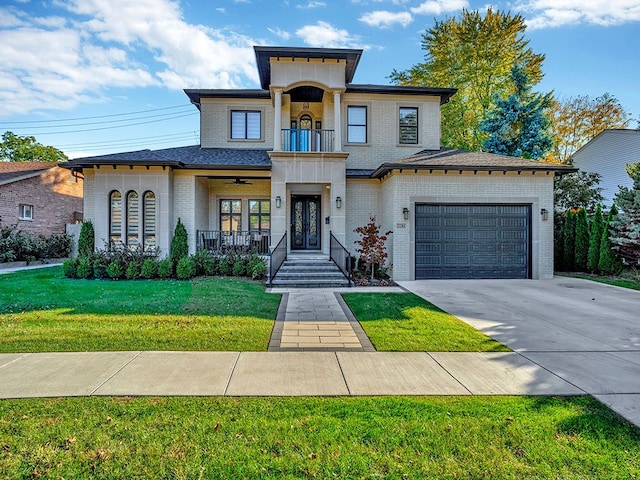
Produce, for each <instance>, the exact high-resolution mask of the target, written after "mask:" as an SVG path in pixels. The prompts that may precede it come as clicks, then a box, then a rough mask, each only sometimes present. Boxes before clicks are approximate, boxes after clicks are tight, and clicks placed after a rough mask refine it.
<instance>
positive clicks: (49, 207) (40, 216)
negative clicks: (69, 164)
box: [0, 162, 83, 235]
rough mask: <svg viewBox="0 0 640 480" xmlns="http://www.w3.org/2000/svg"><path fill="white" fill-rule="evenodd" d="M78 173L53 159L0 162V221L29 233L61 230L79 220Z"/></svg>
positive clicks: (46, 232)
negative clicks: (49, 160) (47, 160)
mask: <svg viewBox="0 0 640 480" xmlns="http://www.w3.org/2000/svg"><path fill="white" fill-rule="evenodd" d="M82 183H83V182H82V175H78V174H76V173H74V172H72V171H70V170H68V169H65V168H60V167H59V166H58V163H56V162H0V221H1V222H2V223H3V224H4V225H12V226H16V227H17V228H19V229H20V230H23V231H25V232H29V233H35V234H39V233H41V234H43V235H51V234H52V233H65V228H66V224H67V223H74V222H75V221H76V220H81V219H82V209H83V200H82V193H83V184H82Z"/></svg>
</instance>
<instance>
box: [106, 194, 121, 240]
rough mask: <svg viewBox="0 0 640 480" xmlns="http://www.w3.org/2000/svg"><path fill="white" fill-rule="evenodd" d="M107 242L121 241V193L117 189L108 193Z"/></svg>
mask: <svg viewBox="0 0 640 480" xmlns="http://www.w3.org/2000/svg"><path fill="white" fill-rule="evenodd" d="M109 242H111V243H114V244H119V243H122V194H121V193H120V192H119V191H117V190H114V191H113V192H111V193H110V194H109Z"/></svg>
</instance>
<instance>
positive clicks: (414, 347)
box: [342, 293, 509, 352]
mask: <svg viewBox="0 0 640 480" xmlns="http://www.w3.org/2000/svg"><path fill="white" fill-rule="evenodd" d="M342 297H343V298H344V300H345V302H347V304H348V305H349V308H350V309H351V311H352V312H353V314H354V315H355V317H356V318H357V319H358V320H359V321H360V325H362V328H363V329H364V331H365V332H366V334H367V335H368V336H369V338H370V339H371V342H372V343H373V345H374V346H375V347H376V349H377V350H378V351H404V352H411V351H428V352H506V351H509V348H508V347H505V346H504V345H502V344H501V343H499V342H496V341H495V340H493V339H491V338H489V337H488V336H486V335H485V334H483V333H482V332H479V331H478V330H476V329H475V328H473V327H471V326H469V325H467V324H466V323H464V322H462V321H461V320H459V319H458V318H456V317H454V316H453V315H450V314H448V313H446V312H444V311H442V310H440V309H439V308H438V307H436V306H435V305H433V304H431V303H429V302H427V301H426V300H423V299H421V298H420V297H418V296H417V295H414V294H412V293H345V294H343V295H342Z"/></svg>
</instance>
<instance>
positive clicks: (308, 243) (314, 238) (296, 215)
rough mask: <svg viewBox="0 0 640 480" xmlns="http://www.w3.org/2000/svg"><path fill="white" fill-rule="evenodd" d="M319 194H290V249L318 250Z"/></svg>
mask: <svg viewBox="0 0 640 480" xmlns="http://www.w3.org/2000/svg"><path fill="white" fill-rule="evenodd" d="M320 218H321V216H320V195H292V196H291V250H320V225H321V224H320Z"/></svg>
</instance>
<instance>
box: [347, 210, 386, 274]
mask: <svg viewBox="0 0 640 480" xmlns="http://www.w3.org/2000/svg"><path fill="white" fill-rule="evenodd" d="M354 232H356V233H359V234H360V235H361V238H360V240H356V241H355V243H356V244H357V245H359V248H356V252H358V253H359V254H360V260H361V261H362V262H363V263H364V264H365V267H366V268H367V270H370V271H371V280H373V279H374V275H375V269H376V267H378V268H380V267H383V266H384V262H385V259H386V258H387V252H385V247H384V242H386V241H387V236H389V235H390V234H391V233H392V232H391V231H388V232H386V233H385V234H383V235H381V234H380V225H377V224H376V217H374V216H372V217H369V223H367V224H366V225H365V226H363V227H358V228H356V229H355V230H354Z"/></svg>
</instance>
